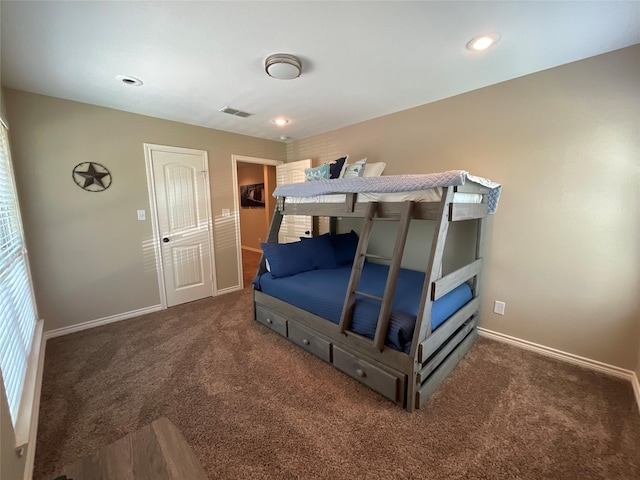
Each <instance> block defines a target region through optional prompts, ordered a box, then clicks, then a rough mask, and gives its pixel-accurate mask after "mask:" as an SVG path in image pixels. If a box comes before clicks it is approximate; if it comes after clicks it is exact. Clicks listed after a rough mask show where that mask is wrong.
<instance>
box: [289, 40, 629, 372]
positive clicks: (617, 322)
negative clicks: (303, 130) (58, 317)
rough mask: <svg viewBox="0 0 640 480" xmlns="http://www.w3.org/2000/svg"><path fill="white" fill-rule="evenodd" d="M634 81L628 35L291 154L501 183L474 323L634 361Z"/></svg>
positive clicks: (605, 358) (603, 357)
mask: <svg viewBox="0 0 640 480" xmlns="http://www.w3.org/2000/svg"><path fill="white" fill-rule="evenodd" d="M406 81H410V78H408V79H406ZM639 85H640V46H635V47H631V48H627V49H623V50H619V51H616V52H612V53H609V54H606V55H601V56H598V57H594V58H591V59H587V60H584V61H580V62H576V63H573V64H569V65H565V66H562V67H558V68H554V69H551V70H547V71H544V72H540V73H537V74H533V75H529V76H526V77H522V78H519V79H515V80H511V81H508V82H504V83H501V84H498V85H494V86H491V87H487V88H483V89H481V90H476V91H473V92H470V93H467V94H463V95H459V96H456V97H453V98H450V99H446V100H443V101H439V102H436V103H432V104H428V105H424V106H420V107H417V108H413V109H410V110H406V111H402V112H399V113H396V114H392V115H387V116H384V117H380V118H377V119H374V120H371V121H367V122H363V123H360V124H356V125H352V126H349V127H346V128H342V129H339V130H336V131H333V132H329V133H326V134H323V135H318V136H315V137H311V138H307V139H305V140H302V141H298V142H293V143H291V144H289V145H288V147H287V161H293V160H298V159H301V158H313V159H314V161H315V163H316V164H317V163H318V162H323V161H329V160H333V159H335V158H337V157H338V156H339V155H341V154H343V153H348V154H349V155H350V159H351V160H354V159H358V158H361V157H365V156H366V157H368V158H369V161H385V162H387V168H386V171H385V174H403V173H427V172H438V171H444V170H451V169H465V170H468V171H470V172H472V173H474V174H477V175H481V176H485V177H488V178H490V179H493V180H495V181H497V182H500V183H502V184H503V185H504V189H503V195H502V198H501V200H500V207H499V209H498V212H497V214H496V215H495V217H493V218H492V219H491V221H490V222H489V225H488V226H489V234H488V238H487V241H488V248H487V251H486V255H485V259H486V261H487V263H486V275H485V287H484V296H483V302H482V307H481V324H482V326H483V327H485V328H487V329H490V330H494V331H497V332H501V333H504V334H507V335H512V336H514V337H518V338H521V339H525V340H528V341H531V342H535V343H538V344H542V345H546V346H549V347H552V348H556V349H560V350H563V351H566V352H570V353H573V354H576V355H580V356H583V357H587V358H590V359H594V360H598V361H601V362H605V363H608V364H612V365H616V366H619V367H622V368H626V369H634V368H635V367H636V364H637V362H638V338H639V337H640V331H639V330H640V325H639V324H638V316H639V315H638V313H639V312H638V302H637V300H636V296H637V295H638V292H639V291H640V269H639V268H638V265H640V252H639V246H640V226H639V220H638V219H639V218H640V196H639V194H638V191H639V189H638V185H640V168H639V162H640V160H639V159H640V144H639V142H640V135H639V133H640V89H639V88H638V87H639ZM496 299H497V300H502V301H504V302H506V315H504V316H498V315H494V314H493V313H492V305H493V301H494V300H496Z"/></svg>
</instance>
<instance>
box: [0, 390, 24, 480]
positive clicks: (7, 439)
mask: <svg viewBox="0 0 640 480" xmlns="http://www.w3.org/2000/svg"><path fill="white" fill-rule="evenodd" d="M15 445H16V440H15V436H14V433H13V424H12V422H11V414H10V413H9V403H8V402H7V396H6V393H5V391H4V382H2V381H0V479H1V480H19V479H20V480H21V479H22V478H24V472H25V467H26V458H27V454H26V453H27V452H26V449H25V451H24V454H23V455H22V456H21V457H18V455H17V454H16V450H15ZM27 448H30V446H29V447H27Z"/></svg>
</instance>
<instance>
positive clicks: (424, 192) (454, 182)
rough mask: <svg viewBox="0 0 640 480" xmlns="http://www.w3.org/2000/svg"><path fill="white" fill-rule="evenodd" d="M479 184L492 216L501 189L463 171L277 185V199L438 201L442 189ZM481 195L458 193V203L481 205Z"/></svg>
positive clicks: (300, 201)
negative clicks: (349, 197)
mask: <svg viewBox="0 0 640 480" xmlns="http://www.w3.org/2000/svg"><path fill="white" fill-rule="evenodd" d="M465 184H476V185H479V186H483V187H487V188H488V189H489V194H488V196H487V204H488V205H487V207H488V211H489V213H490V214H493V213H495V211H496V209H497V208H498V200H499V199H500V192H501V190H502V186H501V185H500V184H498V183H495V182H493V181H491V180H489V179H486V178H483V177H477V176H475V175H471V174H469V173H468V172H466V171H464V170H450V171H447V172H442V173H429V174H415V175H386V176H381V177H355V178H336V179H332V180H315V181H312V182H302V183H290V184H287V185H280V186H278V187H277V188H276V189H275V191H274V192H273V196H274V197H285V202H287V203H340V202H344V201H345V194H348V193H357V194H358V195H357V197H356V201H357V202H372V201H378V202H402V201H406V200H412V201H415V202H436V201H439V200H440V198H441V197H442V191H443V187H454V186H462V185H465ZM481 201H482V195H479V194H467V193H456V194H455V196H454V202H456V203H480V202H481Z"/></svg>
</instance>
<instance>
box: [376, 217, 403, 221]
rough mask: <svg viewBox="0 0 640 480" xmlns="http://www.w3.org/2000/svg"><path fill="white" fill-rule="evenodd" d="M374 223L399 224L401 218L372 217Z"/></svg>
mask: <svg viewBox="0 0 640 480" xmlns="http://www.w3.org/2000/svg"><path fill="white" fill-rule="evenodd" d="M371 220H373V221H374V222H399V221H400V217H372V218H371Z"/></svg>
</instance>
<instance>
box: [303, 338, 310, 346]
mask: <svg viewBox="0 0 640 480" xmlns="http://www.w3.org/2000/svg"><path fill="white" fill-rule="evenodd" d="M302 343H304V344H305V345H309V344H310V343H311V342H310V341H309V340H307V339H306V338H303V339H302Z"/></svg>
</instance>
